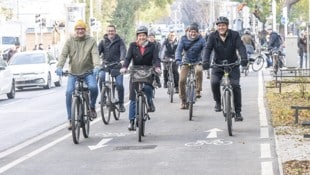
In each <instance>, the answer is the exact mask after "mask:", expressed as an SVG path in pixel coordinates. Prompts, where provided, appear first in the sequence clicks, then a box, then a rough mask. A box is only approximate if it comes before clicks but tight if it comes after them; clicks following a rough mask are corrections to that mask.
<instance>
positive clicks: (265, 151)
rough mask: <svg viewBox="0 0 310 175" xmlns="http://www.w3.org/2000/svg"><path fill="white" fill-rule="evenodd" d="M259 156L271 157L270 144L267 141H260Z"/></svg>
mask: <svg viewBox="0 0 310 175" xmlns="http://www.w3.org/2000/svg"><path fill="white" fill-rule="evenodd" d="M260 151H261V153H260V155H261V156H260V157H261V158H271V151H270V144H269V143H262V144H260Z"/></svg>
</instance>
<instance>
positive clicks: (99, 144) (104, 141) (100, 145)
mask: <svg viewBox="0 0 310 175" xmlns="http://www.w3.org/2000/svg"><path fill="white" fill-rule="evenodd" d="M112 139H113V138H108V139H102V140H101V141H100V142H99V143H98V144H97V145H93V146H88V148H89V149H90V150H91V151H93V150H95V149H98V148H103V147H105V146H108V145H105V144H106V143H108V142H109V141H111V140H112Z"/></svg>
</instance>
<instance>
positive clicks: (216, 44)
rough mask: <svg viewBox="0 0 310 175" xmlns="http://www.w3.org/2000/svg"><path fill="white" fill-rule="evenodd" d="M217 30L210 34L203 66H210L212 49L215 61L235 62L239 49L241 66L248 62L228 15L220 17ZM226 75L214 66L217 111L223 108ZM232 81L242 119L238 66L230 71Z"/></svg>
mask: <svg viewBox="0 0 310 175" xmlns="http://www.w3.org/2000/svg"><path fill="white" fill-rule="evenodd" d="M216 25H217V30H216V31H215V32H213V33H211V34H210V35H209V38H208V43H207V46H206V47H205V55H204V58H203V68H204V69H206V70H207V69H209V68H210V57H211V52H212V50H213V51H214V57H213V62H215V63H217V64H220V63H221V62H222V61H223V60H228V63H233V62H236V61H237V60H238V56H237V53H236V51H237V50H238V52H239V55H240V57H241V66H243V67H244V66H246V65H247V64H248V59H247V53H246V49H245V46H244V44H243V43H242V41H241V37H240V35H239V33H238V32H236V31H233V30H231V29H228V25H229V20H228V18H226V17H223V16H221V17H219V18H217V20H216ZM223 75H224V71H223V70H222V69H220V68H212V73H211V89H212V93H213V99H214V101H215V102H216V105H215V111H216V112H220V111H221V110H222V109H221V92H220V82H221V79H222V77H223ZM229 78H230V82H231V85H232V88H233V94H234V104H235V111H236V118H235V120H236V121H242V120H243V117H242V115H241V88H240V69H239V67H238V66H235V67H233V68H232V71H231V72H230V77H229Z"/></svg>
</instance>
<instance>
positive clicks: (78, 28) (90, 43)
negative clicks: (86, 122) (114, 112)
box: [56, 20, 100, 130]
mask: <svg viewBox="0 0 310 175" xmlns="http://www.w3.org/2000/svg"><path fill="white" fill-rule="evenodd" d="M86 30H87V25H86V23H85V22H84V21H83V20H78V21H77V22H76V24H75V26H74V31H75V33H74V35H73V36H71V37H70V38H69V39H67V41H66V42H65V44H64V46H63V49H62V53H61V55H60V57H59V62H58V65H57V70H56V74H57V75H58V76H62V74H63V67H64V65H65V63H66V61H67V58H68V59H69V61H68V63H69V70H68V71H69V73H70V74H69V76H68V83H67V90H66V109H67V115H68V116H67V117H68V120H69V126H68V129H69V130H71V127H72V126H71V104H72V93H73V91H74V88H75V82H76V76H77V75H84V74H86V73H89V74H86V75H85V77H84V80H85V82H86V84H87V86H88V89H89V91H90V116H91V118H96V117H97V113H96V108H95V105H96V100H97V96H98V86H97V81H96V76H97V74H98V72H99V70H100V59H99V53H98V47H97V43H96V40H95V39H94V38H93V37H91V36H89V35H87V34H86Z"/></svg>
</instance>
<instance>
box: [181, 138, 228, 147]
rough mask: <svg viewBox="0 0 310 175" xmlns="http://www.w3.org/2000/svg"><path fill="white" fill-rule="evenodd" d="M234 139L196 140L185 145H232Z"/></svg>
mask: <svg viewBox="0 0 310 175" xmlns="http://www.w3.org/2000/svg"><path fill="white" fill-rule="evenodd" d="M232 143H233V142H232V141H227V140H224V139H216V140H197V141H196V142H189V143H185V146H202V145H231V144H232Z"/></svg>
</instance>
